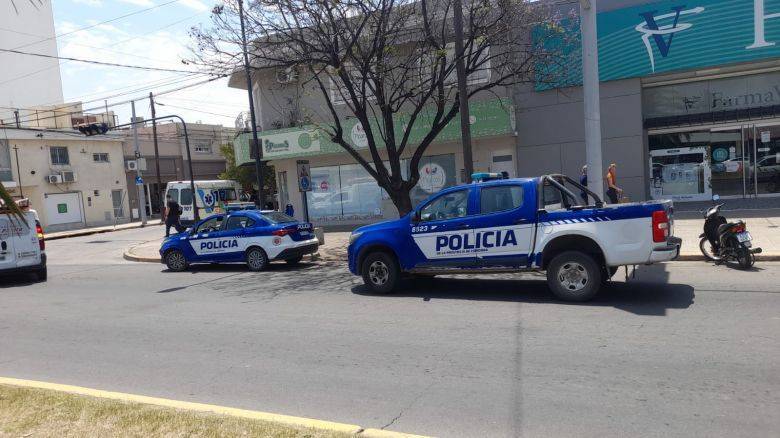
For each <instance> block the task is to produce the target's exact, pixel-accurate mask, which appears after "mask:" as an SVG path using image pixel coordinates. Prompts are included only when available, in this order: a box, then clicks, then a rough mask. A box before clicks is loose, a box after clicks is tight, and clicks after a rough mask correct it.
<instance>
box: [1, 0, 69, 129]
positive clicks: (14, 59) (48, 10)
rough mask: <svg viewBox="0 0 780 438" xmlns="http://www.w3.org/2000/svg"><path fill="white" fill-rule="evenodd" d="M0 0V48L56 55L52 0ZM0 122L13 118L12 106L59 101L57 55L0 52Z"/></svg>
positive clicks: (59, 102) (36, 104) (59, 85)
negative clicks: (42, 55) (30, 0)
mask: <svg viewBox="0 0 780 438" xmlns="http://www.w3.org/2000/svg"><path fill="white" fill-rule="evenodd" d="M14 3H15V6H14V5H13V4H12V2H8V1H4V2H0V49H8V50H19V51H24V52H31V53H40V54H44V55H50V56H57V40H56V38H55V35H56V34H55V31H54V15H53V12H52V2H51V0H41V1H35V2H34V3H35V5H34V6H33V5H31V4H30V2H27V1H17V2H14ZM0 66H1V67H0V120H2V122H0V125H2V124H9V121H13V120H14V117H15V115H14V108H20V111H19V112H20V117H22V118H25V116H26V112H25V111H24V109H25V108H30V107H32V106H40V105H56V104H61V103H62V100H63V97H62V80H61V76H60V66H59V62H58V60H57V59H53V58H43V57H38V56H30V55H23V54H17V53H9V52H0Z"/></svg>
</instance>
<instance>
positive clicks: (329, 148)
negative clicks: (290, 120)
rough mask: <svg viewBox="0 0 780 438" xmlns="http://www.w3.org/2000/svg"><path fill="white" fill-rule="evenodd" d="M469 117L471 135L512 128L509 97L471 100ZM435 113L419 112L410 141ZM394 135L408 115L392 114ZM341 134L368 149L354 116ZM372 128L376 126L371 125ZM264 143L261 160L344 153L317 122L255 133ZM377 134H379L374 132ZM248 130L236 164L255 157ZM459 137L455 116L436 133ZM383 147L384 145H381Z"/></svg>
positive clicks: (237, 149) (240, 139)
mask: <svg viewBox="0 0 780 438" xmlns="http://www.w3.org/2000/svg"><path fill="white" fill-rule="evenodd" d="M469 110H470V119H471V135H472V137H473V138H480V137H491V136H496V135H504V134H510V133H512V132H514V120H513V117H512V105H511V102H510V101H509V100H508V99H494V100H486V101H479V102H473V103H471V104H470V105H469ZM433 115H434V113H432V112H430V111H429V112H422V113H421V114H420V115H419V116H418V118H417V120H415V122H414V125H413V126H412V130H411V133H410V135H409V144H410V145H415V144H419V143H420V142H421V141H422V139H423V138H424V137H425V135H426V134H427V133H428V132H430V129H431V124H432V119H433ZM394 119H395V126H396V133H395V135H396V138H401V136H402V135H403V131H404V130H405V129H406V126H407V121H408V119H409V116H408V115H407V114H403V113H399V114H398V115H396V116H394ZM342 126H343V127H344V136H345V137H346V140H347V142H348V143H349V144H350V145H352V146H353V147H354V148H356V149H358V150H360V149H367V148H368V139H367V138H366V133H365V131H364V130H363V126H362V125H361V124H360V123H359V122H358V121H357V119H348V120H345V121H343V122H342ZM372 131H373V132H379V129H378V128H376V127H374V128H372ZM258 137H259V138H260V142H261V143H262V145H263V159H264V160H280V159H286V158H300V157H311V156H317V155H327V154H338V153H344V152H345V151H344V149H343V148H342V147H341V146H340V145H338V144H336V143H334V142H333V141H331V140H330V138H329V136H328V135H327V134H326V133H325V131H324V130H323V129H321V128H320V127H318V126H316V125H306V126H302V127H297V128H288V129H275V130H269V131H263V132H259V133H258ZM377 137H379V136H377ZM251 138H252V134H251V133H243V134H241V135H239V136H238V137H237V138H236V140H235V142H234V143H233V148H234V149H235V153H236V164H238V165H241V164H246V163H251V162H253V161H254V160H253V159H252V156H251V154H250V148H249V145H250V140H251ZM456 140H460V119H459V118H458V117H455V118H454V119H453V120H452V121H451V122H450V123H448V124H447V126H445V127H444V129H443V130H442V131H441V132H440V133H439V135H438V136H437V137H436V140H435V141H436V142H446V141H456ZM380 147H383V145H380Z"/></svg>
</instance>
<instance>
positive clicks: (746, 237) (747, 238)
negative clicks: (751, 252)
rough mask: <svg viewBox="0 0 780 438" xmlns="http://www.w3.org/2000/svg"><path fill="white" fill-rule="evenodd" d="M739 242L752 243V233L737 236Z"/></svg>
mask: <svg viewBox="0 0 780 438" xmlns="http://www.w3.org/2000/svg"><path fill="white" fill-rule="evenodd" d="M737 240H739V243H744V242H750V241H751V240H753V238H752V237H751V236H750V233H748V232H747V231H745V232H742V233H739V234H737Z"/></svg>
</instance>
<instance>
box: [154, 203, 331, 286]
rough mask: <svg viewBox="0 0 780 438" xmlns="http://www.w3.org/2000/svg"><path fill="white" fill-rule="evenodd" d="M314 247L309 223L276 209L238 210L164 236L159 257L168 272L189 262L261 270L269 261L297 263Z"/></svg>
mask: <svg viewBox="0 0 780 438" xmlns="http://www.w3.org/2000/svg"><path fill="white" fill-rule="evenodd" d="M318 246H319V241H318V240H317V237H316V236H315V235H314V232H313V229H312V225H311V224H310V223H307V222H298V221H296V220H295V219H293V218H291V217H290V216H287V215H286V214H284V213H280V212H278V211H265V210H264V211H260V210H247V209H241V210H235V211H231V212H229V213H227V214H215V215H212V216H209V217H207V218H205V219H203V220H201V221H200V222H197V223H196V224H195V225H194V226H193V227H192V228H190V229H187V231H185V232H183V233H179V234H174V235H172V236H170V237H168V238H166V239H165V240H164V241H163V243H162V246H161V247H160V256H161V261H162V262H163V263H164V264H166V265H167V266H168V269H170V270H171V271H183V270H186V269H187V268H188V267H189V265H190V264H192V263H246V264H247V266H249V269H250V270H252V271H262V270H263V269H265V268H266V266H268V263H269V262H270V261H273V260H284V261H286V262H287V263H289V264H297V263H298V262H300V261H301V260H302V259H303V256H304V255H306V254H312V253H315V252H317V248H318Z"/></svg>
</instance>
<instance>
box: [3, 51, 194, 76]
mask: <svg viewBox="0 0 780 438" xmlns="http://www.w3.org/2000/svg"><path fill="white" fill-rule="evenodd" d="M0 52H8V53H16V54H19V55H30V56H39V57H41V58H52V59H62V60H67V61H76V62H85V63H87V64H96V65H106V66H109V67H122V68H133V69H137V70H147V71H164V72H173V73H199V72H195V71H189V70H175V69H171V68H158V67H146V66H141V65H131V64H116V63H113V62H103V61H95V60H91V59H80V58H71V57H68V56H55V55H47V54H45V53H32V52H23V51H21V50H15V49H0Z"/></svg>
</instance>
